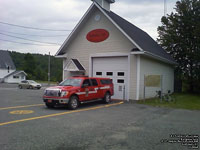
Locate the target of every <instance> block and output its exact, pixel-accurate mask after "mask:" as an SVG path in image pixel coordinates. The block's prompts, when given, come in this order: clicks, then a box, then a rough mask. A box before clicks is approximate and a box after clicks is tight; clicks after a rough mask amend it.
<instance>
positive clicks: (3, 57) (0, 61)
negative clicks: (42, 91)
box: [0, 50, 27, 83]
mask: <svg viewBox="0 0 200 150" xmlns="http://www.w3.org/2000/svg"><path fill="white" fill-rule="evenodd" d="M26 76H27V74H26V73H25V72H24V71H16V67H15V64H14V63H13V60H12V58H11V56H10V53H9V51H3V50H0V83H1V82H5V83H19V82H21V81H22V80H26Z"/></svg>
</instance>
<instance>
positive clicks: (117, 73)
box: [92, 57, 128, 99]
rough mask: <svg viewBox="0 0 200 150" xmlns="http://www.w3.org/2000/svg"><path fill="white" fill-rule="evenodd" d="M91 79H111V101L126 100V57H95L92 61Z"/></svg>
mask: <svg viewBox="0 0 200 150" xmlns="http://www.w3.org/2000/svg"><path fill="white" fill-rule="evenodd" d="M92 63H93V70H92V73H93V77H106V78H111V79H112V80H113V84H114V96H113V97H112V98H113V99H127V92H128V90H127V87H128V86H127V83H128V81H127V79H128V57H97V58H93V59H92Z"/></svg>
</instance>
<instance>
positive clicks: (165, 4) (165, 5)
mask: <svg viewBox="0 0 200 150" xmlns="http://www.w3.org/2000/svg"><path fill="white" fill-rule="evenodd" d="M166 14H167V0H164V16H166Z"/></svg>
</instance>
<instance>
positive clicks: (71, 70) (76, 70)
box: [64, 59, 85, 72]
mask: <svg viewBox="0 0 200 150" xmlns="http://www.w3.org/2000/svg"><path fill="white" fill-rule="evenodd" d="M77 60H78V59H77ZM78 62H79V63H80V64H81V62H80V61H79V60H78ZM71 63H73V65H74V66H75V68H76V69H68V67H69V65H70V64H71ZM81 65H82V64H81ZM82 67H83V68H84V70H79V69H78V67H77V66H76V64H75V63H74V61H73V60H72V59H71V60H70V61H69V62H68V63H67V65H66V67H65V68H66V69H65V68H64V70H65V71H69V72H85V67H84V66H83V65H82Z"/></svg>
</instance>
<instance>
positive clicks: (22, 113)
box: [10, 110, 34, 115]
mask: <svg viewBox="0 0 200 150" xmlns="http://www.w3.org/2000/svg"><path fill="white" fill-rule="evenodd" d="M33 112H34V111H32V110H15V111H11V112H10V114H15V115H25V114H32V113H33Z"/></svg>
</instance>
